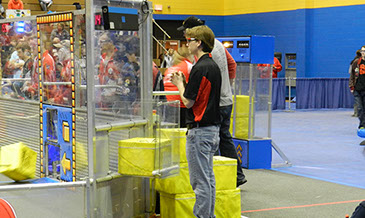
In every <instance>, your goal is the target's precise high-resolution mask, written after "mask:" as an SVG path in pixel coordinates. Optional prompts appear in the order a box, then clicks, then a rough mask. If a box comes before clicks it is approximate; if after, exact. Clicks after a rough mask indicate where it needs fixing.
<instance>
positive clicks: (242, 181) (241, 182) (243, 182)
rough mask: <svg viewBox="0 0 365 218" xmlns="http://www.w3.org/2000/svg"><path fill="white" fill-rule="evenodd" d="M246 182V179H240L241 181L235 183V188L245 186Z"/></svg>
mask: <svg viewBox="0 0 365 218" xmlns="http://www.w3.org/2000/svg"><path fill="white" fill-rule="evenodd" d="M246 182H247V179H242V180H239V181H237V187H239V186H241V185H243V184H245V183H246Z"/></svg>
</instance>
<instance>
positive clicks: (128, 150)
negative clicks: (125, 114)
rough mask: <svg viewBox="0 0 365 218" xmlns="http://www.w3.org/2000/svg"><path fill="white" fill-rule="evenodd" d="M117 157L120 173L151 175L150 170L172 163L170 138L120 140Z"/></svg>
mask: <svg viewBox="0 0 365 218" xmlns="http://www.w3.org/2000/svg"><path fill="white" fill-rule="evenodd" d="M156 149H160V150H159V151H158V150H156ZM118 159H119V162H118V172H119V173H120V174H123V175H134V176H152V171H154V170H157V169H159V168H160V169H161V168H165V167H169V166H171V165H172V162H171V140H168V139H161V140H156V139H154V138H132V139H126V140H121V141H119V158H118Z"/></svg>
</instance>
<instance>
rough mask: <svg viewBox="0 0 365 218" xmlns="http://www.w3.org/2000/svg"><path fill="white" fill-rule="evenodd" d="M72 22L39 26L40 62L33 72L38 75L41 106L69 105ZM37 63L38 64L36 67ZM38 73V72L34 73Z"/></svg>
mask: <svg viewBox="0 0 365 218" xmlns="http://www.w3.org/2000/svg"><path fill="white" fill-rule="evenodd" d="M71 22H72V21H59V22H52V23H40V24H38V25H39V34H40V36H39V38H40V39H39V40H40V56H41V58H40V59H39V57H38V56H37V58H38V59H39V60H41V61H40V62H38V61H37V62H36V65H35V66H34V69H35V70H36V72H37V73H41V74H42V93H40V95H41V96H42V98H43V103H45V104H51V105H60V106H69V107H71V103H72V96H71V94H72V89H71V88H72V86H71V78H72V73H71V70H72V55H73V51H71V47H73V44H72V43H71V42H73V36H72V35H71V32H73V30H72V26H71V25H70V23H71ZM39 64H40V65H39ZM38 71H41V72H38Z"/></svg>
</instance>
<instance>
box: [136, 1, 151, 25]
mask: <svg viewBox="0 0 365 218" xmlns="http://www.w3.org/2000/svg"><path fill="white" fill-rule="evenodd" d="M141 11H142V13H143V14H147V16H146V17H145V18H144V20H142V22H141V23H139V24H138V25H141V24H142V23H144V22H145V21H146V20H147V18H148V16H149V15H150V7H149V6H148V2H147V0H143V1H142V5H141Z"/></svg>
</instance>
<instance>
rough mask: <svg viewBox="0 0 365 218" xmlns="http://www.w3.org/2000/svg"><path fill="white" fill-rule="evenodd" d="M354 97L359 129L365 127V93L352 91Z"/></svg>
mask: <svg viewBox="0 0 365 218" xmlns="http://www.w3.org/2000/svg"><path fill="white" fill-rule="evenodd" d="M354 97H355V99H356V100H357V103H358V104H357V113H358V116H359V120H360V124H359V128H360V127H365V91H356V90H355V91H354Z"/></svg>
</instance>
